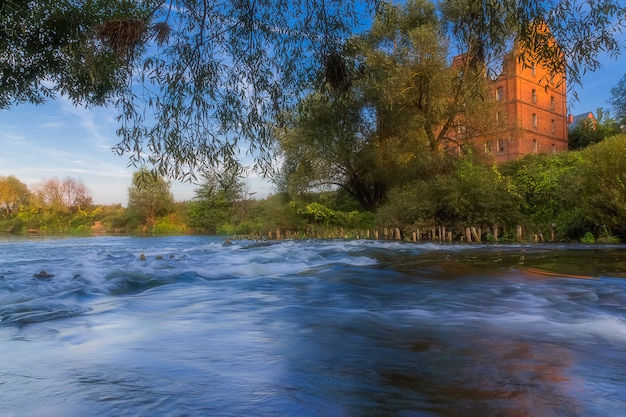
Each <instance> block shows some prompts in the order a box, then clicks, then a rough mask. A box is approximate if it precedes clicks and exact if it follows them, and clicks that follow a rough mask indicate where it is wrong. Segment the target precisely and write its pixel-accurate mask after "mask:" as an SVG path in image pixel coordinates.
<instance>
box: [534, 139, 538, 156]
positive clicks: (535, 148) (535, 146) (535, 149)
mask: <svg viewBox="0 0 626 417" xmlns="http://www.w3.org/2000/svg"><path fill="white" fill-rule="evenodd" d="M533 153H537V139H533Z"/></svg>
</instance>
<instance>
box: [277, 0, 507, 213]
mask: <svg viewBox="0 0 626 417" xmlns="http://www.w3.org/2000/svg"><path fill="white" fill-rule="evenodd" d="M346 55H347V56H349V57H350V61H348V62H347V63H345V64H344V65H346V69H345V71H343V72H344V73H345V74H347V75H343V77H344V79H342V78H341V77H335V78H331V79H330V81H334V82H329V83H328V84H327V85H326V86H324V87H323V88H320V89H319V90H318V91H316V92H315V93H312V94H310V95H309V96H308V97H307V98H306V99H305V100H303V101H302V102H301V103H300V105H299V106H298V108H297V111H296V112H295V113H294V115H293V117H292V119H291V120H289V127H288V128H286V129H279V130H278V136H279V140H280V145H281V149H282V151H283V152H284V157H285V165H284V169H285V174H286V175H287V176H288V177H289V180H288V183H289V184H290V185H291V188H292V190H293V191H304V190H315V189H316V188H317V189H319V188H320V187H323V186H335V187H337V186H338V187H341V188H343V189H345V190H346V191H348V192H349V193H350V194H352V195H353V196H354V197H355V199H356V200H357V201H359V202H360V203H361V205H362V206H363V207H364V208H365V209H367V210H375V209H376V208H377V207H378V206H379V204H380V203H381V202H382V201H383V200H384V198H385V197H386V195H387V191H388V190H389V188H390V187H392V186H394V185H397V184H398V183H400V182H402V181H406V180H407V175H408V174H409V173H410V174H413V173H414V172H413V171H415V170H411V168H410V167H411V166H412V165H413V164H414V163H415V161H416V160H417V159H422V158H423V157H424V154H426V155H432V154H436V153H438V152H440V151H441V150H442V148H443V145H444V144H447V145H454V146H457V145H463V144H467V143H471V142H472V141H473V140H474V139H475V138H476V136H477V135H481V136H484V135H486V134H488V133H489V132H490V131H491V130H492V129H493V128H494V127H495V126H493V125H494V124H495V118H494V117H493V114H492V112H491V111H490V110H492V107H493V103H491V102H490V101H489V100H488V99H487V93H486V90H485V88H486V85H487V79H486V78H485V77H484V73H483V72H482V71H481V70H473V69H472V68H470V67H469V65H468V61H466V60H461V62H460V63H459V64H458V65H453V66H451V65H449V64H448V55H449V51H448V49H447V47H446V42H445V40H444V37H443V32H442V27H441V24H440V21H439V19H438V17H437V14H436V9H435V7H434V5H433V4H432V3H430V2H428V1H424V0H410V1H408V2H407V3H406V5H404V6H386V7H385V8H384V12H381V13H380V14H379V15H378V16H377V19H376V20H375V22H374V24H373V27H372V30H371V31H369V32H367V33H365V34H363V35H362V36H359V37H355V38H353V39H351V41H350V42H349V47H348V49H347V51H346ZM348 65H352V68H350V67H349V66H348ZM338 81H343V84H342V83H339V82H338ZM460 128H463V129H462V133H461V129H460Z"/></svg>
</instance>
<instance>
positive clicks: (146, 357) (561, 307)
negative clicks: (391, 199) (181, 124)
mask: <svg viewBox="0 0 626 417" xmlns="http://www.w3.org/2000/svg"><path fill="white" fill-rule="evenodd" d="M625 250H626V247H624V246H619V245H615V246H582V245H576V246H566V245H529V246H525V245H506V246H505V245H433V244H428V243H426V244H424V243H422V244H408V243H398V242H373V241H297V242H294V241H282V242H279V243H274V242H272V243H267V242H264V243H256V242H252V241H234V242H233V244H231V245H225V244H224V241H223V240H222V239H218V238H210V237H199V236H193V237H189V236H186V237H160V238H130V237H92V238H17V237H11V238H6V237H5V238H2V239H0V415H1V416H7V417H12V416H46V417H49V416H63V417H68V416H333V417H334V416H359V417H360V416H462V417H472V416H476V417H478V416H480V417H484V416H504V417H506V416H515V417H519V416H533V417H540V416H546V417H547V416H550V417H553V416H581V417H582V416H584V417H594V416H598V417H600V416H601V417H607V416H615V417H618V416H623V415H625V414H626V371H625V369H626V280H624V278H626V251H625ZM142 253H143V254H145V257H146V260H145V261H141V260H140V255H141V254H142ZM42 271H45V274H46V275H43V276H44V278H36V277H35V276H34V275H36V274H39V275H40V276H42ZM51 275H54V276H51ZM45 276H48V277H47V278H45Z"/></svg>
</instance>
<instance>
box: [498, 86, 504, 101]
mask: <svg viewBox="0 0 626 417" xmlns="http://www.w3.org/2000/svg"><path fill="white" fill-rule="evenodd" d="M503 99H504V88H502V87H498V88H497V89H496V100H498V101H502V100H503Z"/></svg>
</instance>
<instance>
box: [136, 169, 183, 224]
mask: <svg viewBox="0 0 626 417" xmlns="http://www.w3.org/2000/svg"><path fill="white" fill-rule="evenodd" d="M173 210H174V196H173V195H172V192H171V191H170V184H169V182H167V181H166V180H165V179H164V178H163V177H161V176H159V175H157V174H154V173H153V172H151V171H149V170H147V169H141V170H139V171H137V172H135V173H134V174H133V182H132V185H131V186H130V188H129V189H128V211H129V212H130V213H131V214H132V215H134V216H136V217H138V218H139V219H140V221H141V222H144V225H145V226H147V227H148V228H150V227H152V226H154V225H155V224H156V222H157V220H158V218H159V217H162V216H165V215H167V214H169V213H171V212H172V211H173Z"/></svg>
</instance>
